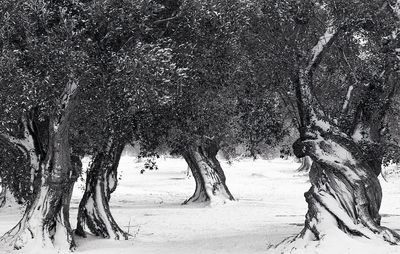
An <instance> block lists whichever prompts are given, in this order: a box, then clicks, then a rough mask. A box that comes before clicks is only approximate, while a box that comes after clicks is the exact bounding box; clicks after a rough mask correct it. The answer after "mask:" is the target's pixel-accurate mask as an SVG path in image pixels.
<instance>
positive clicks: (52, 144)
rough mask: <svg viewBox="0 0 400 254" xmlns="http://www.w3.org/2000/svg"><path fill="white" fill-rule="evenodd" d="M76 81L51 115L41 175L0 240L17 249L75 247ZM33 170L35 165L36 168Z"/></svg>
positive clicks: (76, 174)
mask: <svg viewBox="0 0 400 254" xmlns="http://www.w3.org/2000/svg"><path fill="white" fill-rule="evenodd" d="M76 88H77V85H76V84H75V83H68V84H67V86H66V88H65V91H64V93H63V94H62V95H61V97H60V103H59V105H58V107H57V109H56V110H55V111H54V112H53V114H51V115H50V117H49V118H50V119H49V137H48V142H47V146H46V147H47V149H46V151H45V152H44V153H45V155H46V156H45V157H44V158H39V159H40V161H39V162H38V169H37V172H39V174H40V176H41V177H40V179H38V180H37V184H34V190H33V193H34V197H33V200H32V202H30V203H29V204H28V206H27V208H26V210H25V213H24V216H23V217H22V219H21V220H20V221H19V223H18V224H17V225H16V226H15V227H14V228H13V229H11V230H10V231H9V232H7V233H6V234H5V235H4V236H3V237H2V238H1V241H3V242H5V243H6V244H8V245H10V246H13V247H14V248H15V249H20V248H22V247H24V246H26V245H30V244H32V246H41V247H43V248H48V247H56V248H58V249H74V248H75V246H76V245H75V241H74V238H73V234H72V228H71V225H70V223H69V203H70V199H71V195H72V189H73V185H74V182H75V181H76V179H77V177H78V174H79V172H75V169H74V167H72V165H71V153H70V150H71V149H70V146H69V126H70V124H69V122H70V116H71V113H72V110H73V108H74V100H73V99H74V96H75V94H76V92H75V91H76ZM35 170H36V169H35Z"/></svg>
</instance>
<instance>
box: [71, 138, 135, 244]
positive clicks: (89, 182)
mask: <svg viewBox="0 0 400 254" xmlns="http://www.w3.org/2000/svg"><path fill="white" fill-rule="evenodd" d="M111 141H112V139H111ZM109 143H110V144H109ZM109 143H107V144H106V145H105V146H104V149H103V150H102V151H101V152H99V153H98V154H97V155H96V156H95V157H94V159H93V162H92V165H91V167H90V169H89V170H88V172H87V179H86V189H85V193H84V195H83V197H82V200H81V202H80V204H79V212H78V224H77V228H76V230H75V233H76V234H77V235H79V236H82V237H86V232H85V230H88V231H90V232H91V233H92V234H94V235H96V236H101V237H103V238H111V239H115V240H122V239H125V240H128V238H129V236H130V235H129V234H128V233H126V232H125V231H123V230H122V229H121V228H120V227H119V226H118V224H117V222H116V221H115V220H114V217H113V216H112V214H111V210H110V205H109V200H110V196H111V193H112V192H113V191H114V190H115V188H116V187H117V181H118V176H117V172H118V171H117V169H118V165H119V160H120V157H121V154H122V151H123V149H124V146H123V145H121V144H119V143H117V142H109Z"/></svg>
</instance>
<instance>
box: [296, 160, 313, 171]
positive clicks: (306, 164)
mask: <svg viewBox="0 0 400 254" xmlns="http://www.w3.org/2000/svg"><path fill="white" fill-rule="evenodd" d="M300 161H301V165H300V167H299V168H298V169H297V172H308V171H310V169H311V165H312V159H311V158H310V156H304V157H302V158H300Z"/></svg>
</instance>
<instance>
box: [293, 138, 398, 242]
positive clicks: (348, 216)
mask: <svg viewBox="0 0 400 254" xmlns="http://www.w3.org/2000/svg"><path fill="white" fill-rule="evenodd" d="M294 149H295V152H297V153H298V154H299V155H303V154H307V155H309V156H310V157H311V158H312V160H313V165H312V167H311V171H310V182H311V185H312V186H311V188H310V190H309V191H308V192H306V193H305V198H306V201H307V203H308V212H307V215H306V221H305V228H304V229H303V231H302V232H301V233H300V234H299V235H298V236H297V238H304V237H307V238H308V239H309V238H311V240H320V239H321V238H322V237H324V236H326V235H329V231H330V230H331V229H332V228H335V227H336V228H339V229H340V230H341V231H342V232H344V233H346V234H351V235H353V236H359V237H366V238H368V239H380V240H384V241H387V242H390V243H392V244H397V243H398V242H399V240H400V236H399V235H398V234H397V233H396V232H394V231H392V230H390V229H388V228H386V227H383V226H381V225H380V215H379V208H380V205H381V201H382V190H381V186H380V183H379V180H378V175H377V174H376V172H375V170H374V167H375V165H372V164H371V163H369V161H368V160H365V159H364V157H363V152H362V151H361V150H360V148H359V147H358V145H357V143H355V142H354V141H353V140H352V139H351V138H348V137H346V136H345V135H343V133H341V135H337V134H333V133H324V134H323V135H321V133H319V135H318V136H316V137H314V138H308V139H305V140H299V141H297V142H296V143H295V145H294Z"/></svg>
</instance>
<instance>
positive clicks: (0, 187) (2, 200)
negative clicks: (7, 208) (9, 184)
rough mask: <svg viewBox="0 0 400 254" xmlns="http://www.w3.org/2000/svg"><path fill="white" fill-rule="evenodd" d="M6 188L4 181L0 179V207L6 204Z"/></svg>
mask: <svg viewBox="0 0 400 254" xmlns="http://www.w3.org/2000/svg"><path fill="white" fill-rule="evenodd" d="M6 197H7V188H6V185H5V183H3V182H2V181H1V179H0V208H1V207H3V206H4V205H5V204H6Z"/></svg>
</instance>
